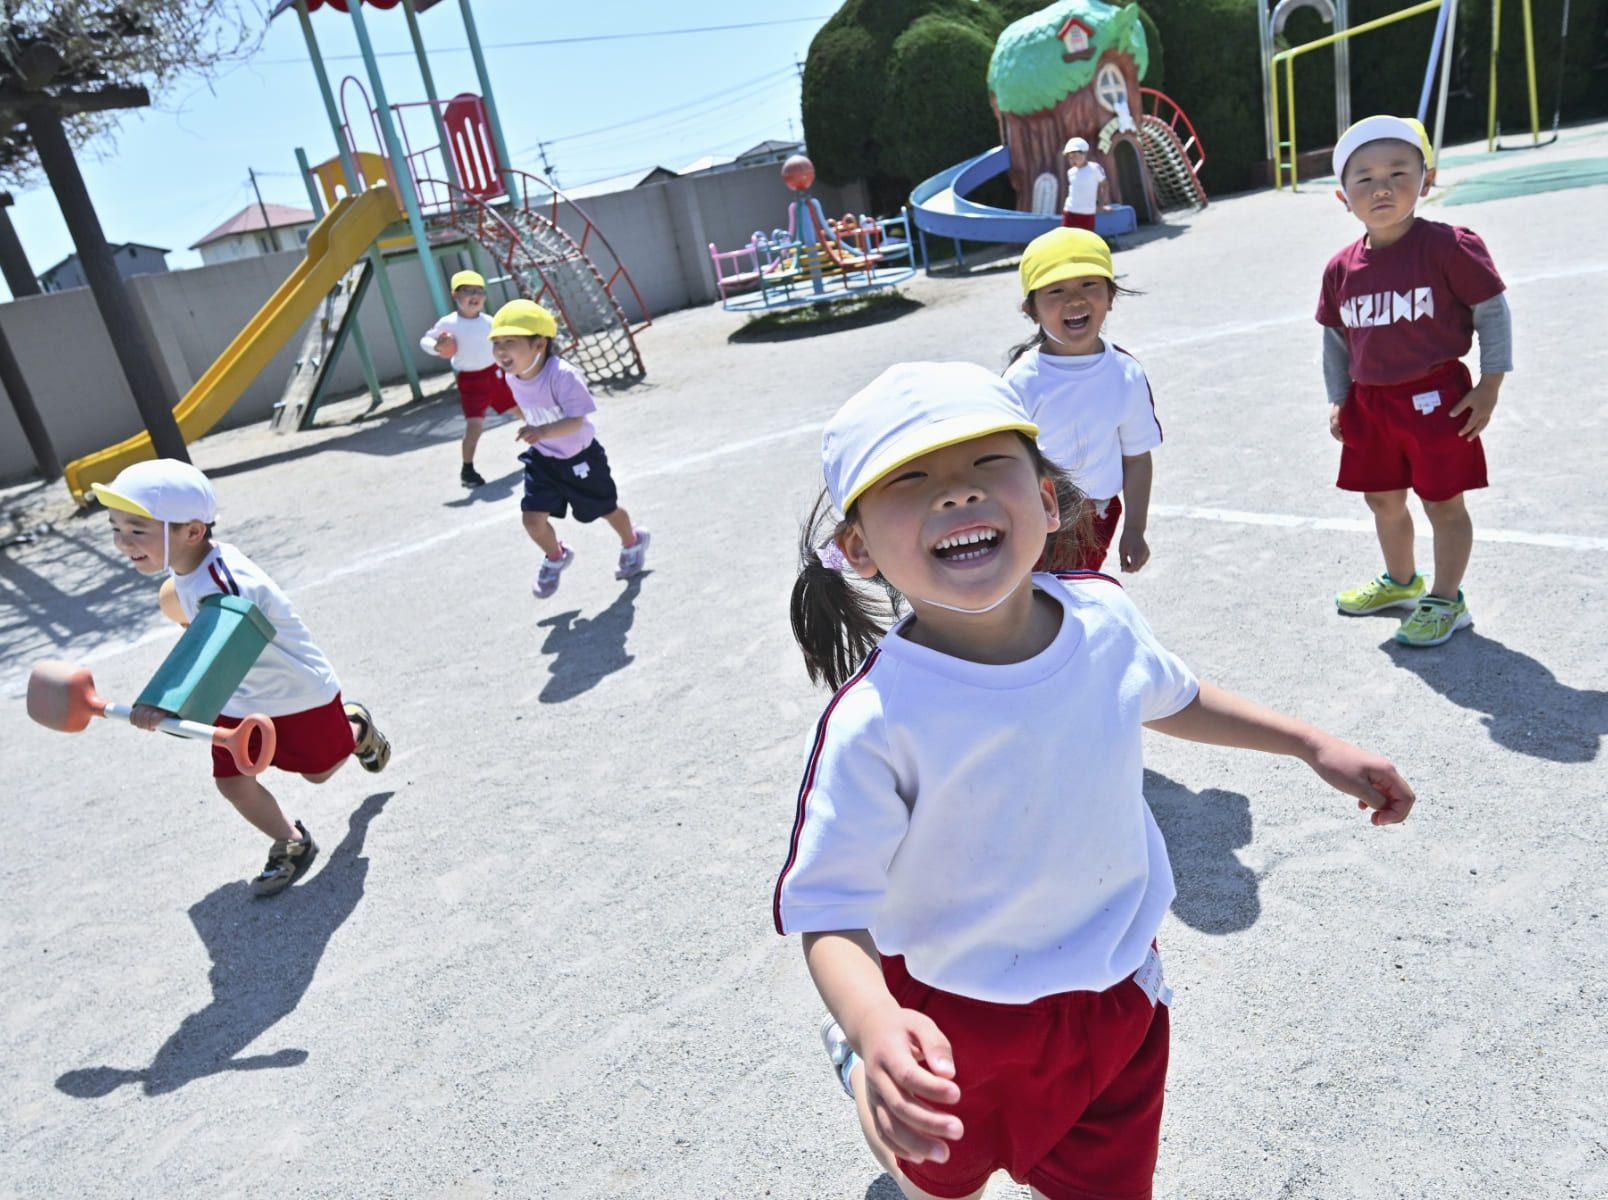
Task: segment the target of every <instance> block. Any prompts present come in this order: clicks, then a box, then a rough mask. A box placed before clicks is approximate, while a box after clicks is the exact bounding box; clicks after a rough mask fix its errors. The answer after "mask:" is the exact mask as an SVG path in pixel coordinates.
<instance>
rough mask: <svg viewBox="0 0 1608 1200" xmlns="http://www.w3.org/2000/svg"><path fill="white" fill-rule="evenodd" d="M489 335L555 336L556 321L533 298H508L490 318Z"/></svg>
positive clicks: (497, 336) (556, 329) (556, 333)
mask: <svg viewBox="0 0 1608 1200" xmlns="http://www.w3.org/2000/svg"><path fill="white" fill-rule="evenodd" d="M490 336H492V337H494V338H499V337H557V336H558V322H557V321H555V320H553V314H552V313H550V312H548V311H547V310H546V309H545V308H543V307H542V306H541V305H540V304H537V303H536V301H534V300H510V301H509V302H508V303H507V304H505V305H503V306H502V307H501V308H499V309H498V310H497V315H496V316H495V317H493V318H492V319H491V335H490Z"/></svg>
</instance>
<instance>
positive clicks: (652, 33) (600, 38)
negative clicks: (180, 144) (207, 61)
mask: <svg viewBox="0 0 1608 1200" xmlns="http://www.w3.org/2000/svg"><path fill="white" fill-rule="evenodd" d="M830 15H831V14H830V13H828V14H826V15H825V16H817V17H782V18H780V19H778V20H775V21H746V22H744V23H742V24H740V25H700V26H696V27H691V28H687V29H655V30H642V31H640V32H637V33H592V34H585V35H583V36H581V37H567V38H545V39H543V40H541V41H535V42H483V43H481V49H483V50H528V49H533V48H535V47H539V46H574V45H578V44H580V43H583V42H624V41H631V40H633V39H636V38H656V37H681V36H684V35H687V34H694V33H727V32H730V31H732V30H738V29H764V28H766V27H768V26H772V25H799V24H803V23H804V22H807V21H824V20H826V19H827V17H828V16H830ZM430 53H431V54H467V53H469V47H468V46H439V47H437V48H435V49H433V50H431V51H430ZM374 57H375V58H412V57H413V51H412V50H382V51H379V52H378V53H376V54H375V55H374ZM362 58H363V56H362V55H361V54H326V55H324V61H325V62H354V61H361V60H362ZM257 61H258V63H259V64H260V65H262V66H274V67H283V66H300V65H302V64H303V63H305V62H306V61H307V60H306V59H304V58H264V59H259V60H257Z"/></svg>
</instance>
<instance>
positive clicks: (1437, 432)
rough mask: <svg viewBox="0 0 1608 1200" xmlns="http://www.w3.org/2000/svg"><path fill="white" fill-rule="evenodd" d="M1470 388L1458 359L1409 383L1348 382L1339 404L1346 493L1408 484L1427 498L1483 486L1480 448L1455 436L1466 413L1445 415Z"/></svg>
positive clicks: (1441, 497)
mask: <svg viewBox="0 0 1608 1200" xmlns="http://www.w3.org/2000/svg"><path fill="white" fill-rule="evenodd" d="M1472 386H1473V381H1472V380H1471V379H1470V378H1469V374H1468V368H1467V367H1465V366H1464V365H1463V364H1462V363H1461V362H1458V361H1457V360H1455V359H1454V360H1453V361H1451V362H1449V363H1445V364H1443V365H1442V366H1440V367H1437V368H1436V369H1435V370H1434V371H1432V372H1430V373H1429V374H1428V375H1426V376H1424V377H1423V378H1422V379H1414V380H1412V381H1410V382H1408V383H1392V384H1389V385H1388V386H1375V385H1372V384H1366V383H1354V384H1352V385H1351V390H1350V392H1348V393H1347V395H1346V402H1345V404H1343V405H1342V406H1341V408H1340V434H1341V437H1342V438H1343V439H1344V442H1345V444H1344V447H1343V448H1342V449H1341V451H1340V477H1339V479H1337V480H1336V481H1335V483H1336V485H1337V486H1339V487H1341V488H1343V489H1345V490H1346V491H1348V492H1397V491H1401V490H1403V489H1405V488H1412V490H1413V491H1415V492H1417V493H1418V495H1419V498H1420V499H1423V500H1428V501H1431V502H1434V501H1437V500H1450V499H1452V498H1453V497H1454V496H1459V495H1461V494H1462V493H1464V492H1466V491H1469V490H1470V489H1471V488H1482V487H1484V486H1485V484H1486V480H1485V447H1484V446H1482V445H1481V444H1480V440H1479V438H1475V439H1474V440H1473V441H1468V440H1467V439H1465V438H1462V437H1459V436H1458V432H1457V431H1458V430H1459V429H1461V428H1463V426H1464V425H1465V424H1467V423H1468V414H1467V413H1466V412H1462V413H1458V414H1457V416H1455V417H1453V416H1451V415H1450V413H1451V411H1452V409H1453V408H1454V407H1455V406H1456V405H1457V402H1458V401H1459V400H1461V399H1462V398H1463V397H1464V396H1466V395H1468V393H1469V389H1470V388H1471V387H1472Z"/></svg>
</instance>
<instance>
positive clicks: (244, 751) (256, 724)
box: [212, 713, 278, 775]
mask: <svg viewBox="0 0 1608 1200" xmlns="http://www.w3.org/2000/svg"><path fill="white" fill-rule="evenodd" d="M254 733H255V734H256V735H257V737H258V749H257V757H256V758H255V759H253V758H252V757H251V735H252V734H254ZM212 744H213V745H214V746H222V747H223V748H224V749H225V750H227V751H228V752H229V757H231V758H233V759H234V762H235V766H237V767H239V768H240V773H241V774H242V775H261V774H262V773H263V772H264V771H266V770H267V769H268V764H269V763H271V762H273V761H274V748H275V746H277V745H278V734H276V733H275V732H274V722H273V718H272V717H265V716H263V715H262V714H261V713H252V714H251V715H250V716H249V717H245V718H244V719H242V720H241V722H240V724H238V725H236V726H235V727H234V728H233V729H222V728H217V727H215V728H214V729H213V730H212Z"/></svg>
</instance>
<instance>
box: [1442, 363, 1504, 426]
mask: <svg viewBox="0 0 1608 1200" xmlns="http://www.w3.org/2000/svg"><path fill="white" fill-rule="evenodd" d="M1501 386H1502V376H1500V375H1494V376H1493V375H1487V376H1485V377H1484V378H1482V379H1481V380H1480V381H1479V382H1478V383H1476V384H1475V385H1474V386H1473V387H1472V388H1470V389H1469V393H1468V395H1466V396H1464V397H1463V398H1462V399H1461V400H1459V401H1458V402H1457V403H1456V404H1454V405H1452V411H1451V412H1449V413H1447V414H1446V415H1447V416H1449V417H1455V416H1456V415H1457V414H1458V413H1460V412H1466V413H1468V420H1467V421H1465V422H1464V423H1463V428H1461V429H1459V430H1458V431H1457V436H1458V437H1460V438H1466V439H1467V440H1468V441H1471V442H1472V441H1473V440H1474V439H1475V438H1477V437H1479V436H1480V433H1481V432H1482V431H1483V430H1484V429H1485V427H1486V426H1487V425H1489V424H1490V423H1491V414H1492V413H1493V412H1495V411H1496V392H1497V389H1498V388H1500V387H1501Z"/></svg>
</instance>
